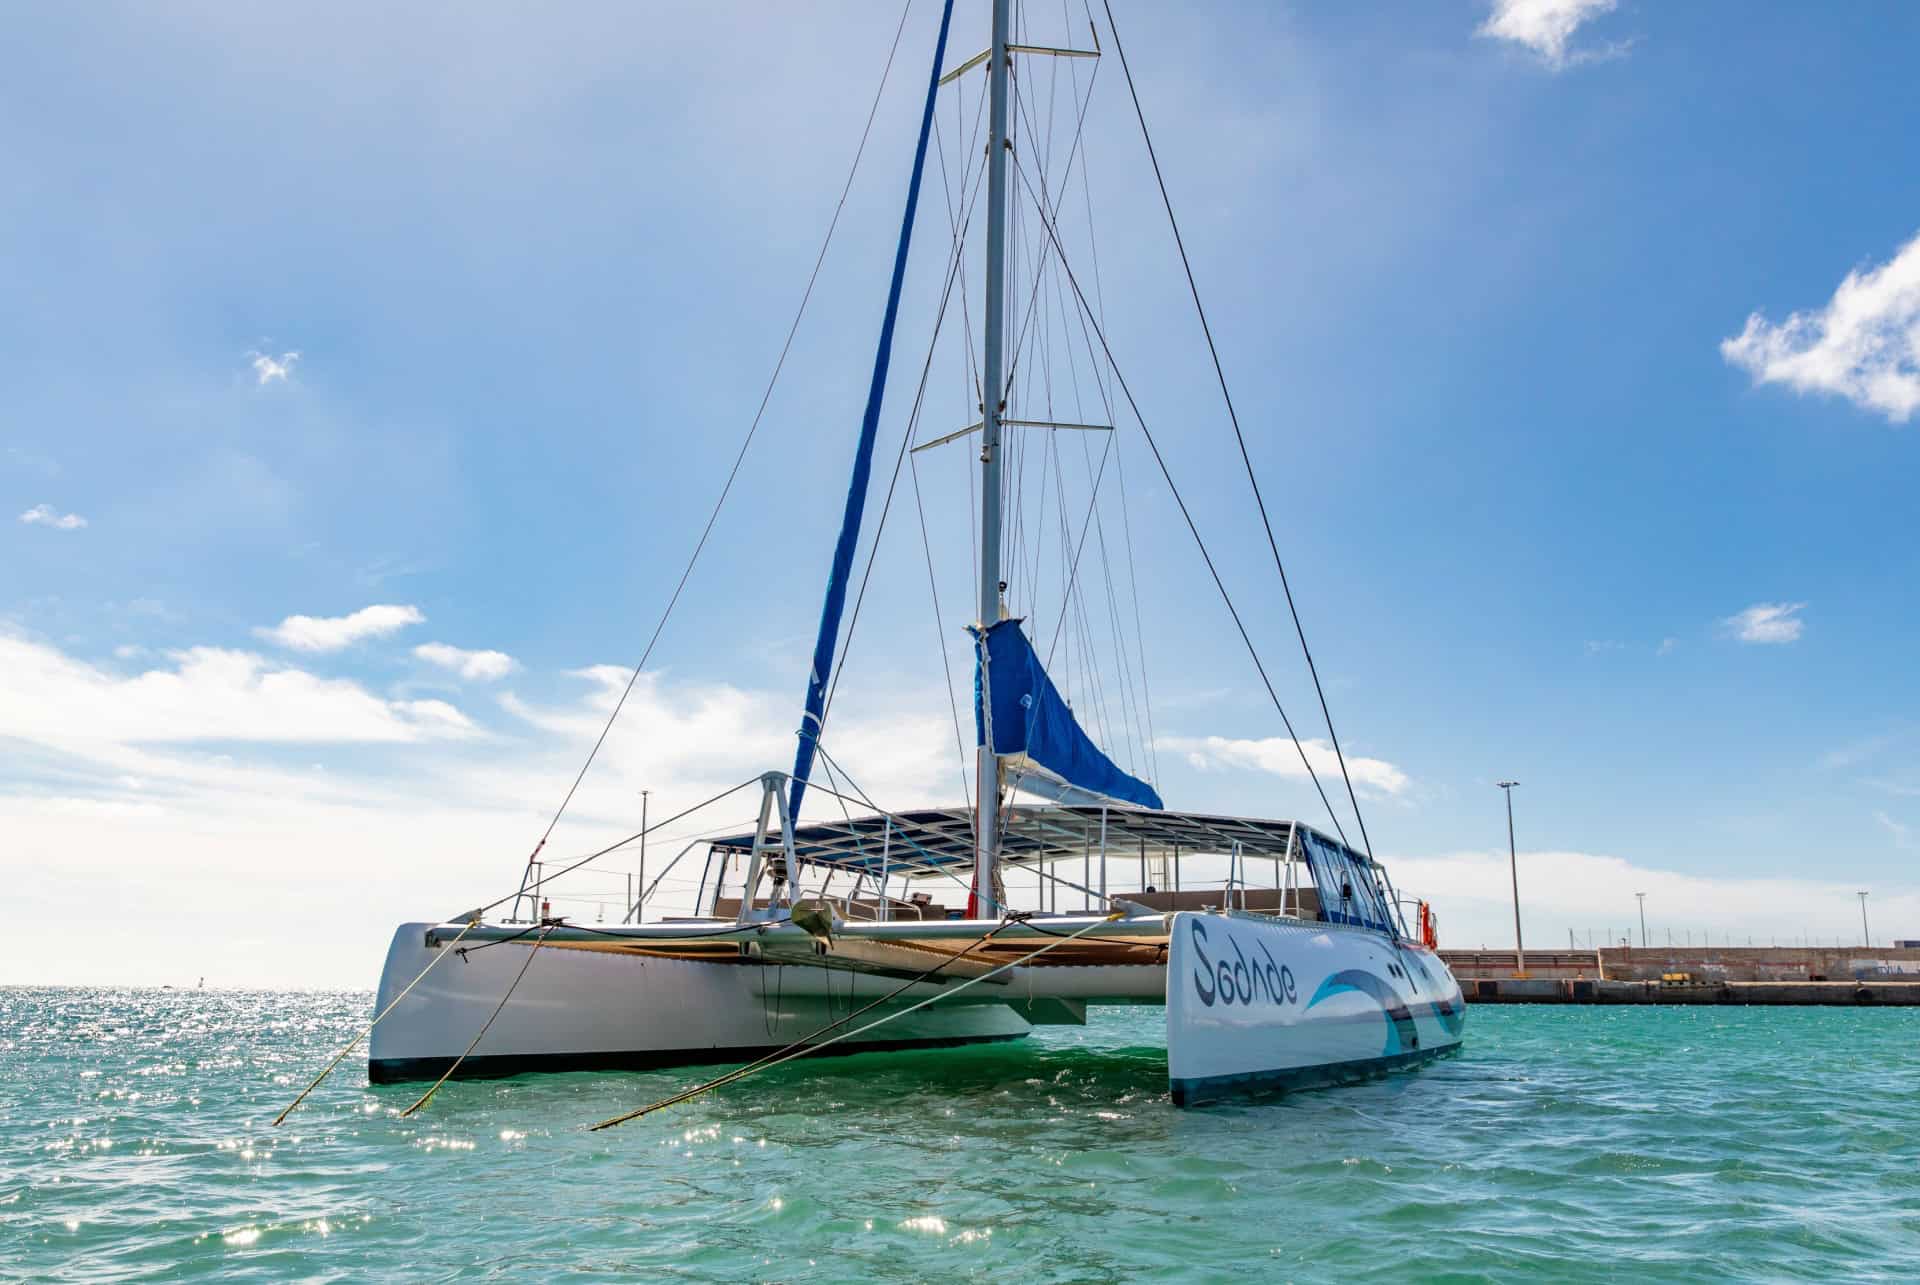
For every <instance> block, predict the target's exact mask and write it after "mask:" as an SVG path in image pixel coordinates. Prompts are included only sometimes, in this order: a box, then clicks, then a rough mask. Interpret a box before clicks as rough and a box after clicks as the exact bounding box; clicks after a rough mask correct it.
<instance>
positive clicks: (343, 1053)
mask: <svg viewBox="0 0 1920 1285" xmlns="http://www.w3.org/2000/svg"><path fill="white" fill-rule="evenodd" d="M479 922H480V921H479V919H477V918H476V919H472V920H469V921H468V922H467V926H466V927H465V928H462V929H461V930H460V936H459V937H455V938H454V939H453V940H452V941H451V942H449V943H448V944H447V949H445V950H442V951H440V952H439V953H438V954H436V955H434V957H433V958H432V959H430V960H428V961H427V966H426V967H425V968H423V969H421V970H420V972H419V973H418V974H417V975H416V976H415V977H414V979H413V980H412V981H410V982H408V983H407V984H406V987H405V988H404V989H403V990H402V991H401V992H400V993H399V994H398V995H395V996H394V997H393V999H392V1001H391V1002H389V1003H388V1004H387V1006H386V1007H385V1008H383V1009H381V1010H380V1012H379V1013H378V1014H376V1015H375V1016H374V1019H373V1020H372V1021H371V1022H368V1023H367V1029H366V1030H364V1031H362V1032H360V1033H359V1034H358V1035H356V1036H354V1037H353V1039H352V1040H350V1041H349V1042H348V1044H347V1047H345V1048H343V1049H341V1050H340V1052H339V1053H338V1054H337V1055H335V1057H334V1059H333V1061H331V1062H329V1063H327V1069H326V1070H324V1071H322V1072H320V1074H319V1075H316V1076H315V1077H314V1078H313V1083H312V1084H309V1085H308V1086H307V1087H306V1088H304V1089H302V1090H301V1091H300V1096H299V1097H297V1098H295V1099H294V1100H293V1101H291V1102H289V1103H288V1104H287V1109H286V1110H285V1111H282V1112H281V1113H280V1114H279V1115H277V1116H275V1117H274V1118H273V1123H274V1125H275V1127H278V1126H279V1125H280V1124H281V1122H283V1121H284V1120H285V1119H286V1118H287V1117H288V1116H290V1115H292V1114H293V1112H294V1108H295V1107H298V1106H299V1105H300V1104H301V1103H302V1102H305V1101H306V1100H307V1094H309V1093H312V1092H313V1091H314V1090H315V1089H317V1088H319V1087H320V1081H322V1080H324V1079H326V1078H327V1077H328V1076H329V1075H332V1074H333V1069H334V1068H335V1067H337V1066H339V1065H340V1064H341V1063H342V1062H344V1061H346V1060H347V1054H349V1053H351V1052H353V1051H354V1050H355V1049H357V1048H359V1047H360V1041H361V1040H364V1039H366V1038H367V1037H368V1036H369V1035H372V1034H373V1028H374V1027H376V1026H378V1025H380V1019H381V1018H383V1017H385V1016H386V1015H387V1014H388V1013H391V1012H392V1011H393V1010H394V1008H395V1006H397V1005H398V1004H399V1003H400V1001H401V1000H403V999H405V998H406V997H407V994H408V992H410V991H412V990H413V988H414V987H416V986H418V985H419V984H420V979H421V978H423V977H425V976H426V975H427V974H428V973H430V972H432V971H433V969H434V965H436V964H438V963H439V962H440V961H441V960H443V959H445V958H446V957H447V956H448V955H451V954H452V953H453V947H455V946H458V945H459V944H460V937H465V936H466V935H467V934H468V933H469V932H471V931H473V927H474V925H475V924H478V923H479Z"/></svg>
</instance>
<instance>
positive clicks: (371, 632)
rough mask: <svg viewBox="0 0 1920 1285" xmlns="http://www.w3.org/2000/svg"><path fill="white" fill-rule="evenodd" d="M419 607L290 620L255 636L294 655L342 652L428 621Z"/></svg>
mask: <svg viewBox="0 0 1920 1285" xmlns="http://www.w3.org/2000/svg"><path fill="white" fill-rule="evenodd" d="M426 618H427V617H426V615H425V614H424V613H423V612H422V611H421V610H420V608H418V607H407V606H396V605H394V604H391V603H378V604H376V605H374V606H371V607H362V608H360V610H358V611H356V612H354V613H353V614H352V615H347V616H288V617H287V618H286V619H285V620H283V621H281V622H280V623H279V624H277V625H275V626H274V627H273V628H271V629H268V628H265V627H261V628H257V629H255V630H254V631H253V632H254V633H256V634H258V635H259V636H260V637H262V638H265V639H267V640H268V641H270V642H274V643H278V644H279V645H280V646H282V647H289V648H292V649H293V650H294V651H339V650H340V649H341V648H343V647H349V646H351V645H353V644H354V643H357V642H359V641H361V640H362V639H365V638H382V637H385V636H386V635H388V634H391V633H395V632H397V631H399V630H401V629H404V628H406V627H407V626H408V625H417V624H420V623H422V622H424V621H425V620H426Z"/></svg>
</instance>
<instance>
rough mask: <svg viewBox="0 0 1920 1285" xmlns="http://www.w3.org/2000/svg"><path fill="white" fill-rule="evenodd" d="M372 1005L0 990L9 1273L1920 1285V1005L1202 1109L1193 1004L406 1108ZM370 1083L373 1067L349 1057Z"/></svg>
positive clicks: (1539, 1030) (1654, 1012)
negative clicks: (1843, 1284)
mask: <svg viewBox="0 0 1920 1285" xmlns="http://www.w3.org/2000/svg"><path fill="white" fill-rule="evenodd" d="M368 1002H369V997H368V996H367V995H365V994H360V993H350V994H332V993H326V994H300V995H293V994H286V993H244V992H187V991H150V990H103V989H84V990H83V989H38V990H34V989H0V1276H8V1275H17V1276H23V1277H30V1278H55V1279H60V1278H66V1279H87V1280H113V1281H119V1280H126V1281H134V1280H169V1279H177V1278H192V1277H214V1276H217V1277H220V1278H222V1279H242V1280H245V1279H259V1280H279V1279H287V1278H299V1279H315V1280H336V1279H337V1280H347V1279H365V1278H367V1277H368V1276H370V1275H372V1276H378V1277H380V1278H383V1279H394V1280H447V1279H454V1278H460V1279H474V1278H477V1279H489V1278H500V1279H508V1278H511V1279H515V1280H521V1279H526V1278H527V1277H528V1276H530V1275H534V1276H548V1275H558V1274H560V1273H561V1272H563V1271H564V1272H566V1273H567V1274H568V1275H569V1276H570V1277H578V1278H581V1279H586V1280H596V1279H608V1280H612V1279H616V1278H623V1277H631V1276H635V1275H649V1276H659V1277H668V1278H678V1279H690V1280H716V1279H725V1280H734V1279H782V1280H819V1281H839V1280H847V1279H854V1278H859V1279H870V1280H883V1281H887V1280H920V1279H925V1278H928V1277H942V1278H945V1277H956V1276H976V1275H977V1276H983V1277H984V1276H990V1275H993V1276H1003V1277H1004V1276H1008V1275H1010V1274H1011V1275H1016V1276H1017V1277H1018V1278H1019V1279H1021V1280H1042V1281H1047V1280H1060V1281H1068V1280H1072V1281H1100V1280H1128V1279H1141V1278H1149V1277H1162V1276H1178V1277H1182V1278H1188V1279H1201V1280H1208V1279H1238V1278H1244V1277H1252V1276H1258V1277H1269V1276H1272V1277H1285V1278H1289V1279H1298V1280H1336V1279H1337V1280H1345V1279H1350V1278H1354V1277H1363V1278H1370V1279H1425V1278H1433V1277H1444V1278H1447V1279H1455V1280H1511V1279H1516V1278H1550V1279H1555V1280H1601V1279H1620V1278H1622V1277H1627V1278H1631V1279H1635V1280H1697V1279H1702V1278H1720V1277H1741V1278H1750V1277H1764V1278H1770V1279H1777V1278H1787V1279H1802V1278H1811V1277H1819V1278H1822V1279H1836V1278H1854V1279H1859V1278H1882V1277H1896V1276H1897V1277H1905V1276H1908V1275H1910V1274H1911V1272H1912V1264H1913V1263H1914V1262H1915V1261H1916V1259H1917V1258H1920V1170H1917V1169H1916V1168H1915V1166H1914V1165H1913V1163H1912V1161H1913V1144H1912V1139H1913V1138H1914V1137H1915V1136H1917V1135H1920V1063H1916V1061H1915V1059H1913V1058H1912V1056H1911V1049H1912V1048H1913V1047H1914V1044H1915V1038H1916V1036H1920V1011H1916V1010H1878V1011H1876V1010H1866V1011H1854V1010H1820V1009H1573V1008H1568V1009H1553V1008H1482V1009H1476V1010H1475V1011H1474V1013H1473V1016H1472V1020H1471V1024H1470V1026H1469V1028H1468V1036H1469V1039H1468V1044H1467V1048H1466V1051H1465V1052H1464V1053H1463V1054H1462V1055H1461V1056H1459V1057H1457V1058H1453V1059H1450V1060H1447V1061H1444V1062H1441V1063H1438V1064H1436V1065H1434V1066H1432V1067H1429V1068H1427V1069H1426V1070H1423V1071H1421V1072H1419V1073H1416V1074H1410V1075H1400V1076H1394V1077H1390V1078H1388V1079H1386V1080H1383V1081H1379V1082H1376V1083H1372V1084H1367V1085H1362V1086H1358V1087H1355V1088H1349V1089H1343V1090H1337V1091H1332V1092H1325V1093H1313V1094H1302V1095H1298V1096H1294V1097H1290V1098H1282V1099H1269V1100H1266V1101H1261V1102H1244V1103H1231V1104H1225V1105H1220V1106H1215V1107H1211V1108H1207V1109H1204V1110H1199V1111H1177V1110H1175V1109H1173V1107H1172V1106H1171V1105H1169V1103H1168V1101H1167V1097H1166V1060H1165V1055H1164V1053H1163V1051H1162V1050H1161V1048H1160V1047H1159V1039H1160V1014H1159V1013H1158V1012H1157V1011H1155V1010H1151V1009H1143V1010H1127V1009H1119V1010H1107V1011H1101V1012H1097V1013H1096V1016H1095V1019H1094V1021H1093V1022H1092V1023H1091V1024H1090V1025H1089V1026H1087V1027H1085V1028H1051V1029H1047V1030H1044V1031H1042V1032H1040V1033H1039V1034H1038V1035H1036V1037H1035V1038H1034V1039H1032V1040H1029V1041H1026V1042H1024V1043H1023V1044H1019V1045H1008V1046H999V1047H993V1048H985V1049H977V1050H974V1049H969V1050H958V1051H947V1052H939V1053H925V1054H898V1055H885V1056H878V1057H860V1058H843V1059H831V1060H822V1061H819V1062H804V1061H803V1062H800V1063H796V1064H793V1065H790V1066H785V1067H781V1068H778V1069H776V1070H774V1071H772V1072H770V1073H768V1074H765V1075H762V1076H760V1077H757V1078H755V1079H753V1080H750V1081H748V1082H746V1083H744V1084H742V1085H739V1086H737V1087H733V1088H729V1089H727V1090H725V1091H723V1092H722V1093H720V1094H717V1095H712V1096H709V1097H707V1098H705V1099H702V1100H700V1101H697V1102H693V1103H689V1104H686V1105H685V1106H682V1107H679V1108H676V1109H675V1110H673V1111H671V1112H667V1113H664V1114H662V1115H661V1116H656V1117H650V1118H649V1119H647V1120H645V1121H641V1122H638V1123H636V1124H634V1125H630V1126H628V1127H626V1128H625V1129H621V1130H616V1131H612V1132H608V1133H599V1134H590V1133H587V1132H585V1131H584V1129H583V1127H582V1126H583V1125H584V1124H585V1123H586V1122H589V1121H592V1120H596V1119H599V1118H602V1117H604V1116H606V1115H609V1114H612V1113H613V1112H615V1111H616V1110H619V1109H622V1108H626V1107H630V1106H632V1105H634V1104H636V1103H638V1102H642V1101H646V1100H648V1099H651V1098H653V1097H657V1096H663V1095H664V1094H665V1093H666V1092H668V1091H671V1090H672V1089H675V1088H678V1087H681V1086H683V1085H685V1084H686V1083H688V1082H690V1081H691V1080H692V1079H694V1078H696V1077H695V1076H694V1075H693V1074H692V1073H689V1072H684V1071H681V1072H656V1073H648V1074H635V1075H586V1074H580V1075H560V1076H546V1077H523V1078H519V1079H511V1080H496V1081H479V1082H470V1083H456V1084H453V1085H449V1086H448V1087H447V1088H445V1089H443V1090H442V1091H441V1093H440V1094H439V1096H438V1097H436V1098H435V1100H434V1103H433V1106H432V1107H431V1108H430V1109H429V1110H428V1111H427V1112H425V1113H423V1115H421V1116H418V1117H415V1118H413V1119H409V1120H402V1119H400V1118H399V1112H400V1110H401V1109H402V1108H403V1107H404V1106H405V1104H406V1103H407V1102H409V1101H411V1099H412V1097H413V1096H414V1093H413V1092H412V1091H409V1089H408V1087H407V1086H393V1087H381V1088H372V1087H370V1086H369V1085H368V1084H367V1082H366V1077H365V1075H364V1072H362V1071H360V1070H359V1069H358V1068H353V1069H352V1070H351V1071H349V1070H347V1069H345V1068H343V1071H342V1072H340V1073H337V1074H336V1076H335V1078H334V1079H333V1080H332V1081H330V1082H329V1084H328V1085H327V1086H326V1087H325V1088H323V1089H322V1090H321V1091H320V1092H319V1093H317V1094H316V1095H315V1096H314V1097H313V1098H312V1099H309V1102H308V1105H307V1107H306V1108H304V1109H303V1110H302V1111H301V1113H300V1114H299V1115H296V1116H295V1117H294V1118H293V1119H292V1120H291V1121H289V1123H288V1124H287V1125H286V1126H285V1127H284V1128H282V1129H279V1130H275V1129H273V1128H272V1127H271V1123H270V1122H271V1120H272V1118H273V1116H274V1115H275V1114H276V1113H277V1112H278V1111H279V1109H280V1108H281V1107H282V1106H284V1105H285V1104H286V1102H287V1101H288V1100H289V1099H290V1098H291V1097H292V1096H293V1094H294V1093H295V1092H297V1090H298V1088H299V1086H301V1085H302V1084H304V1083H305V1081H306V1079H307V1077H308V1076H309V1075H310V1074H311V1073H312V1071H313V1069H314V1068H316V1067H317V1066H320V1065H323V1064H324V1063H325V1061H326V1060H327V1058H328V1057H329V1056H330V1055H331V1053H332V1052H333V1050H334V1049H336V1048H337V1047H338V1046H339V1045H340V1044H341V1043H343V1042H344V1041H345V1040H346V1039H347V1038H349V1037H350V1035H351V1034H352V1033H353V1031H354V1028H355V1026H356V1024H357V1023H360V1022H362V1021H364V1020H365V1015H366V1013H367V1008H368ZM349 1065H351V1064H349Z"/></svg>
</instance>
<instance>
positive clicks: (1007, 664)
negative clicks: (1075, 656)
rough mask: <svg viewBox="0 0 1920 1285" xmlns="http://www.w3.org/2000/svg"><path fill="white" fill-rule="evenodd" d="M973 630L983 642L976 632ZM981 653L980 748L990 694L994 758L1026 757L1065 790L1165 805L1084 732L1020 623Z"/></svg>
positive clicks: (976, 719) (976, 699)
mask: <svg viewBox="0 0 1920 1285" xmlns="http://www.w3.org/2000/svg"><path fill="white" fill-rule="evenodd" d="M972 632H973V634H974V636H975V637H976V638H977V637H979V636H980V630H979V629H978V627H974V628H973V630H972ZM980 651H981V655H980V658H979V660H978V662H977V663H976V664H975V666H974V675H973V724H974V733H975V735H976V736H977V737H978V738H979V743H980V744H982V745H985V744H986V743H987V725H988V722H989V720H988V717H987V700H986V696H987V693H989V692H990V693H992V718H991V723H992V726H993V752H994V753H995V754H999V755H1001V756H1003V757H1004V756H1007V755H1014V754H1024V755H1026V756H1027V757H1028V758H1030V759H1032V760H1033V761H1034V762H1035V763H1038V764H1039V765H1040V766H1041V767H1043V768H1045V769H1047V771H1049V772H1051V773H1053V774H1054V775H1055V776H1057V777H1059V778H1060V779H1061V780H1063V781H1065V782H1066V783H1067V784H1068V785H1074V786H1078V787H1079V788H1081V789H1083V790H1089V791H1092V792H1093V793H1095V794H1100V795H1104V796H1106V797H1107V798H1110V799H1118V800H1120V801H1121V802H1123V803H1137V804H1139V805H1140V806H1141V807H1143V808H1159V807H1162V806H1164V805H1163V804H1162V803H1161V802H1160V796H1159V795H1158V794H1156V793H1155V792H1154V789H1153V787H1152V786H1151V785H1148V784H1147V783H1146V782H1145V781H1141V780H1138V779H1137V778H1135V777H1131V776H1128V775H1127V774H1126V773H1125V772H1122V771H1121V770H1120V769H1119V767H1118V766H1117V765H1115V763H1114V761H1113V760H1112V759H1110V758H1108V757H1107V756H1106V755H1105V754H1102V753H1101V752H1100V748H1099V746H1097V745H1095V744H1094V743H1093V741H1092V740H1090V739H1089V738H1088V736H1087V734H1086V733H1085V732H1083V731H1082V730H1080V724H1079V723H1078V722H1076V721H1075V720H1074V717H1073V711H1072V710H1070V709H1068V708H1067V703H1066V701H1064V700H1062V699H1061V697H1060V692H1059V691H1058V689H1056V688H1055V687H1054V685H1053V680H1052V679H1051V678H1048V677H1047V671H1046V667H1045V666H1043V665H1042V664H1041V663H1040V657H1038V656H1036V655H1035V654H1034V651H1033V644H1031V643H1029V642H1028V641H1027V636H1026V634H1024V633H1022V632H1021V631H1020V622H1019V621H1018V620H1002V621H1001V622H1000V623H999V624H997V625H991V626H989V627H988V628H987V630H986V645H985V646H984V647H983V648H981V649H980Z"/></svg>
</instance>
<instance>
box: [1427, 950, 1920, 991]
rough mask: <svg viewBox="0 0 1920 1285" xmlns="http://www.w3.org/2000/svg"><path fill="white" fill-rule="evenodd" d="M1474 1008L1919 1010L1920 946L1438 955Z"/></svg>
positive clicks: (1461, 953)
mask: <svg viewBox="0 0 1920 1285" xmlns="http://www.w3.org/2000/svg"><path fill="white" fill-rule="evenodd" d="M1441 953H1442V955H1443V956H1444V957H1445V958H1446V960H1447V963H1448V965H1449V966H1450V967H1451V968H1452V969H1453V972H1454V975H1455V976H1456V977H1458V978H1459V979H1460V988H1461V990H1462V991H1463V992H1464V993H1465V995H1466V997H1467V999H1468V1000H1469V1001H1470V1002H1478V1003H1494V1004H1819V1005H1849V1006H1855V1005H1885V1006H1905V1005H1920V950H1914V949H1910V948H1894V947H1878V946H1851V947H1811V948H1809V947H1792V946H1778V947H1775V946H1754V947H1702V948H1694V949H1688V948H1684V947H1681V948H1674V947H1653V948H1651V949H1648V948H1640V947H1630V946H1614V947H1605V948H1602V949H1599V950H1573V951H1568V950H1560V951H1540V952H1534V951H1528V952H1527V954H1526V971H1525V972H1524V974H1523V973H1521V972H1520V971H1519V969H1518V967H1517V961H1516V959H1515V956H1514V952H1513V951H1510V950H1506V951H1488V950H1457V951H1443V952H1441Z"/></svg>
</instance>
